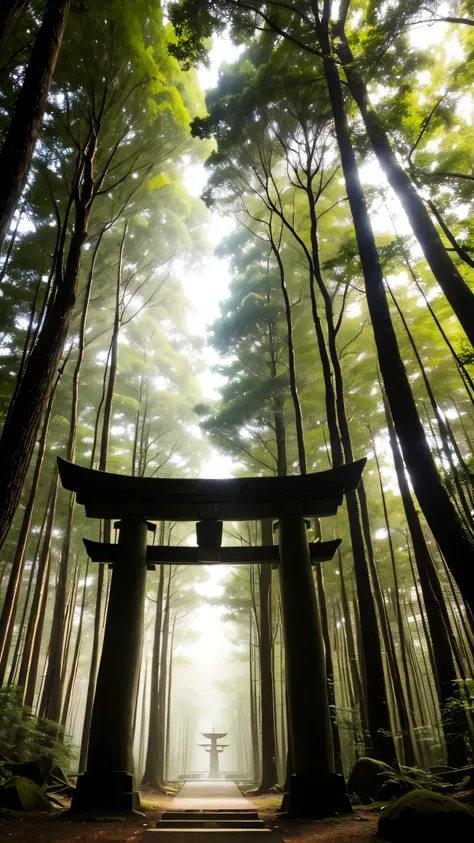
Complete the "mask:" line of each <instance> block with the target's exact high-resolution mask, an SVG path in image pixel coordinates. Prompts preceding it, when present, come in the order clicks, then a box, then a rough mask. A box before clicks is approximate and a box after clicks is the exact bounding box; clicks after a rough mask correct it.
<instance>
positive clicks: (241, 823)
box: [156, 816, 263, 829]
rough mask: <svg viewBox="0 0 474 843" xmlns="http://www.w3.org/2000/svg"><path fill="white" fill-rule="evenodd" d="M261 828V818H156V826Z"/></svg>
mask: <svg viewBox="0 0 474 843" xmlns="http://www.w3.org/2000/svg"><path fill="white" fill-rule="evenodd" d="M216 826H217V827H218V828H235V829H240V828H262V826H263V820H246V819H238V820H229V819H227V817H225V816H224V817H219V818H218V819H214V820H211V819H209V818H208V817H202V818H201V817H200V818H199V819H194V820H189V819H187V818H186V817H183V818H182V819H181V818H180V819H179V820H178V819H177V820H164V819H161V820H158V822H157V824H156V827H157V828H209V827H211V828H214V827H216Z"/></svg>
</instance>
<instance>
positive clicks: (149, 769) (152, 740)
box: [142, 542, 165, 790]
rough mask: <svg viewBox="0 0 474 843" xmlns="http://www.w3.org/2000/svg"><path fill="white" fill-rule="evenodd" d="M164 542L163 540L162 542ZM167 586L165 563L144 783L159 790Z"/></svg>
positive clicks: (158, 604) (159, 591)
mask: <svg viewBox="0 0 474 843" xmlns="http://www.w3.org/2000/svg"><path fill="white" fill-rule="evenodd" d="M161 543H162V544H163V542H161ZM164 586H165V576H164V565H160V578H159V580H158V587H157V591H156V613H155V630H154V635H153V653H152V659H151V674H150V708H149V713H148V717H149V720H148V743H147V752H146V761H145V771H144V773H143V778H142V785H148V786H149V787H152V788H154V790H159V789H160V787H161V782H160V781H159V779H158V749H159V729H160V723H159V712H158V689H159V674H160V652H161V627H162V621H163V595H164Z"/></svg>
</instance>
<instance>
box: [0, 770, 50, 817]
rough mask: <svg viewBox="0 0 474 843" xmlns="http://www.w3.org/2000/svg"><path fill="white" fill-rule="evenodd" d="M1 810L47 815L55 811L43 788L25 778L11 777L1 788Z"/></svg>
mask: <svg viewBox="0 0 474 843" xmlns="http://www.w3.org/2000/svg"><path fill="white" fill-rule="evenodd" d="M0 808H9V809H10V810H11V811H42V812H47V813H50V812H51V811H52V810H53V808H52V806H51V803H50V802H49V800H48V799H47V798H46V796H45V794H44V793H43V791H42V790H41V788H40V787H38V785H37V784H35V783H34V782H32V781H31V780H30V779H27V778H25V777H24V776H11V778H9V779H7V780H6V782H4V784H3V785H2V786H1V787H0Z"/></svg>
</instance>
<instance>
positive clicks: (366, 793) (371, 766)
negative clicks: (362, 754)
mask: <svg viewBox="0 0 474 843" xmlns="http://www.w3.org/2000/svg"><path fill="white" fill-rule="evenodd" d="M393 774H394V770H392V768H391V767H389V766H388V764H384V763H383V761H376V760H375V758H359V759H358V761H356V763H355V764H354V767H353V769H352V773H351V774H350V776H349V778H348V780H347V792H348V794H349V795H350V796H357V798H358V799H360V800H361V802H362V804H366V803H367V802H373V800H374V799H377V795H378V792H379V790H380V788H381V787H382V785H383V784H385V782H386V781H388V780H389V779H391V778H392V776H393Z"/></svg>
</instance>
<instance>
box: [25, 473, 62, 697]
mask: <svg viewBox="0 0 474 843" xmlns="http://www.w3.org/2000/svg"><path fill="white" fill-rule="evenodd" d="M58 485H59V475H58V470H57V468H56V469H55V470H54V476H53V480H52V483H51V492H50V503H49V513H48V519H47V521H46V529H45V534H44V539H43V548H42V551H41V557H40V562H39V565H38V576H37V579H36V588H35V595H34V597H33V603H32V606H31V612H30V622H31V630H28V631H27V638H26V641H25V648H24V650H23V659H24V661H25V666H26V665H27V671H28V672H27V675H26V671H25V677H24V679H25V682H24V686H23V684H22V687H24V689H25V690H24V697H23V703H24V705H25V706H26V707H27V708H33V701H34V697H35V688H36V680H37V677H38V668H39V659H40V653H41V638H42V635H43V626H44V619H45V614H46V603H47V600H48V587H49V573H50V568H51V538H52V535H53V527H54V516H55V514H56V501H57V497H58ZM29 626H30V625H29ZM26 659H28V661H26ZM20 678H22V677H21V669H20Z"/></svg>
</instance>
